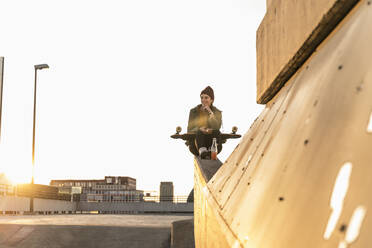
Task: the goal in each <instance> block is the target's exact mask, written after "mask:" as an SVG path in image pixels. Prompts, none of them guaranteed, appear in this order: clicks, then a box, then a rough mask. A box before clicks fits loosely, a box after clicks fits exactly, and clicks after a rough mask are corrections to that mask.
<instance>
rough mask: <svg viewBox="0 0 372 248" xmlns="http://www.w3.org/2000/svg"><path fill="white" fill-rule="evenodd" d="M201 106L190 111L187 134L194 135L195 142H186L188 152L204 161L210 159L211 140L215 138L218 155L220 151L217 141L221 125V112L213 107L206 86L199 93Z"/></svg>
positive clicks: (211, 91)
mask: <svg viewBox="0 0 372 248" xmlns="http://www.w3.org/2000/svg"><path fill="white" fill-rule="evenodd" d="M200 100H201V104H199V105H197V106H196V107H194V108H192V109H191V110H190V115H189V123H188V126H187V132H188V133H195V134H196V138H195V140H190V141H188V145H189V149H190V151H191V152H192V153H193V154H194V155H196V156H199V155H200V157H201V158H202V159H205V158H210V147H211V145H212V140H213V138H217V144H218V145H217V148H218V153H219V152H220V151H221V150H222V144H221V142H220V140H219V134H220V128H221V123H222V112H221V111H220V110H219V109H217V108H216V107H215V106H213V102H214V92H213V89H212V88H211V87H210V86H208V87H206V88H205V89H204V90H203V91H202V92H201V93H200Z"/></svg>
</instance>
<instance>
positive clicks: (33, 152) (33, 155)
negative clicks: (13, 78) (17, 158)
mask: <svg viewBox="0 0 372 248" xmlns="http://www.w3.org/2000/svg"><path fill="white" fill-rule="evenodd" d="M34 68H35V86H34V125H33V129H32V179H31V185H33V184H34V172H35V121H36V85H37V71H38V70H43V69H48V68H49V66H48V65H47V64H40V65H34ZM30 212H34V197H33V188H31V200H30Z"/></svg>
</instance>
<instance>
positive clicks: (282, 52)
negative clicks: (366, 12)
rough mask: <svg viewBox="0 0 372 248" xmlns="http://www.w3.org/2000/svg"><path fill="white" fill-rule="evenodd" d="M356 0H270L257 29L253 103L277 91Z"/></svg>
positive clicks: (261, 102) (260, 101)
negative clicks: (255, 93)
mask: <svg viewBox="0 0 372 248" xmlns="http://www.w3.org/2000/svg"><path fill="white" fill-rule="evenodd" d="M357 2H359V0H313V1H297V0H285V1H271V3H270V5H269V6H268V9H267V12H266V15H265V17H264V19H263V21H262V22H261V24H260V27H259V28H258V30H257V103H259V104H266V103H267V102H268V101H270V100H271V99H272V98H273V97H274V96H275V95H276V93H277V92H279V90H280V89H281V88H282V87H283V85H284V84H285V83H286V82H287V81H288V80H289V79H290V78H291V76H292V75H293V74H294V73H295V72H296V71H297V70H298V68H300V67H301V65H302V64H303V63H304V62H305V61H306V60H307V59H308V58H309V57H310V56H311V54H312V53H313V52H314V51H315V50H316V47H317V46H318V45H319V44H320V43H321V42H322V41H323V40H324V39H325V38H326V37H327V36H328V35H329V34H330V33H331V31H332V30H333V29H334V28H335V27H336V26H337V25H338V23H339V22H340V21H341V20H342V19H343V18H344V17H345V16H346V15H347V13H348V12H349V11H350V10H351V9H352V8H353V7H354V6H355V4H356V3H357Z"/></svg>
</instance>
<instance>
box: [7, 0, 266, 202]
mask: <svg viewBox="0 0 372 248" xmlns="http://www.w3.org/2000/svg"><path fill="white" fill-rule="evenodd" d="M265 2H266V1H265V0H255V1H246V0H245V1H244V0H229V1H228V0H225V1H220V0H188V1H177V0H157V1H154V0H139V1H128V0H121V1H114V0H105V1H92V0H90V1H83V0H80V1H76V0H73V1H72V0H65V1H50V0H33V1H26V0H25V1H21V0H19V1H2V3H1V14H0V23H1V29H0V30H1V39H0V56H4V57H5V68H4V91H3V113H2V130H1V136H2V137H1V141H0V173H1V172H5V173H6V174H7V175H8V177H9V178H10V179H12V180H13V181H16V182H29V181H30V179H31V168H32V163H31V158H32V156H31V151H32V117H33V90H34V68H33V65H35V64H42V63H47V64H49V66H50V69H48V70H42V71H39V73H38V87H37V121H36V163H35V183H42V184H49V182H50V180H51V179H101V178H103V177H104V176H105V175H106V176H107V175H112V176H130V177H134V178H136V179H137V188H138V189H142V190H158V189H159V185H160V182H161V181H173V183H174V186H175V194H178V195H187V194H188V193H189V192H190V190H191V189H192V187H193V155H192V154H191V153H189V151H188V149H187V147H186V146H185V145H184V142H182V141H180V140H173V139H171V138H170V135H171V134H173V133H174V132H175V128H176V126H178V125H180V126H182V128H183V130H184V131H185V130H186V127H187V120H188V114H189V110H190V109H191V108H192V107H194V106H196V105H197V104H199V102H200V98H199V94H200V91H201V90H202V89H204V88H205V87H206V86H207V85H210V86H212V87H213V89H214V91H215V103H214V104H215V106H217V107H218V108H219V109H221V110H222V111H223V131H225V132H230V131H231V127H232V126H234V125H236V126H238V128H239V130H238V133H241V134H244V133H245V132H246V131H247V130H248V129H249V126H250V125H251V123H252V122H253V120H254V119H255V118H256V117H257V116H258V115H259V113H260V112H261V111H262V109H263V106H262V105H258V104H256V101H255V99H256V53H255V39H256V30H257V27H258V25H259V23H260V22H261V20H262V18H263V16H264V13H265V11H266V5H265ZM238 142H239V140H232V141H228V142H227V143H226V144H225V145H224V148H223V151H222V152H221V153H220V155H219V158H220V160H221V161H225V160H226V159H227V157H228V156H229V154H231V152H232V151H233V149H234V148H235V147H236V145H237V144H238Z"/></svg>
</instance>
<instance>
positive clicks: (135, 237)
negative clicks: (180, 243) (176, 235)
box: [0, 224, 170, 248]
mask: <svg viewBox="0 0 372 248" xmlns="http://www.w3.org/2000/svg"><path fill="white" fill-rule="evenodd" d="M0 247H1V248H62V247H63V248H78V247H79V248H80V247H84V248H85V247H87V248H90V247H110V248H119V247H120V248H123V247H128V248H137V247H140V248H147V247H148V248H169V247H170V227H135V226H133V227H132V226H79V225H18V224H0Z"/></svg>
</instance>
